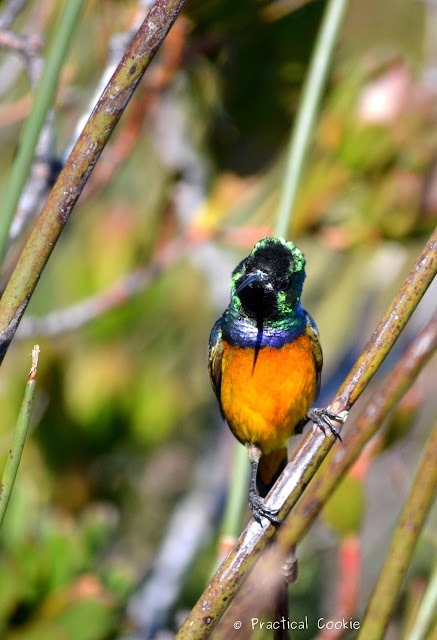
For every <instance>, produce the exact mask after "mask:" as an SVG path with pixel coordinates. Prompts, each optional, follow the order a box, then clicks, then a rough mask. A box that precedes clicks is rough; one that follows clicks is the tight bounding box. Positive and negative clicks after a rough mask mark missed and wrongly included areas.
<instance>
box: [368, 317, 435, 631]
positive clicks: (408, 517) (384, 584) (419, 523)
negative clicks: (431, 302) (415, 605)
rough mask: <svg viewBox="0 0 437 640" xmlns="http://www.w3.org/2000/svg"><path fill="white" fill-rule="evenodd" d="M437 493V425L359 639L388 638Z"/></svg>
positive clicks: (395, 534)
mask: <svg viewBox="0 0 437 640" xmlns="http://www.w3.org/2000/svg"><path fill="white" fill-rule="evenodd" d="M436 324H437V323H436ZM436 492H437V422H436V424H435V426H434V430H433V432H432V434H431V437H430V439H429V441H428V444H427V446H426V449H425V455H424V457H423V459H422V462H421V465H420V467H419V470H418V472H417V474H416V479H415V481H414V484H413V486H412V488H411V492H410V495H409V497H408V500H407V502H406V504H405V506H404V509H403V511H402V515H401V518H400V522H399V524H398V527H397V529H396V531H395V533H394V536H393V538H392V542H391V545H390V549H389V552H388V554H387V557H386V560H385V563H384V566H383V568H382V571H381V574H380V576H379V579H378V582H377V585H376V588H375V590H374V592H373V595H372V598H371V600H370V603H369V605H368V607H367V610H366V612H365V614H364V618H363V620H362V622H361V628H360V631H359V634H358V639H360V638H361V639H362V640H363V639H367V638H372V640H379V639H380V638H383V637H384V635H385V631H386V628H387V626H388V623H389V621H390V617H391V613H392V611H393V607H394V605H395V603H396V598H397V595H398V592H399V589H400V587H401V584H402V580H403V578H404V576H405V573H406V570H407V568H408V565H409V563H410V560H411V557H412V555H413V551H414V548H415V546H416V543H417V540H418V537H419V533H420V531H421V529H422V527H423V525H424V523H425V520H426V516H427V515H428V512H429V509H430V508H431V506H432V504H433V502H434V499H435V496H436Z"/></svg>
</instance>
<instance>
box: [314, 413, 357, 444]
mask: <svg viewBox="0 0 437 640" xmlns="http://www.w3.org/2000/svg"><path fill="white" fill-rule="evenodd" d="M348 415H349V413H348V412H347V411H342V412H341V413H334V412H333V411H330V410H329V409H310V410H309V411H308V413H307V418H309V419H310V420H312V421H313V422H314V424H316V425H317V426H318V427H319V429H320V430H321V431H322V432H323V435H325V436H326V428H328V429H329V431H330V432H331V433H332V435H333V436H334V437H335V438H337V440H340V442H341V436H340V431H339V430H338V428H337V427H336V426H335V424H333V422H332V421H333V420H334V421H335V422H340V423H341V424H344V423H345V422H346V420H347V417H348Z"/></svg>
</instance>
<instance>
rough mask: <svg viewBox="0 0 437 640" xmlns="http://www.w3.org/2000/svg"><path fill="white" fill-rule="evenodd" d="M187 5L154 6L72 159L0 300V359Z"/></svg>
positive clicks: (161, 1) (168, 1) (166, 1)
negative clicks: (129, 107)
mask: <svg viewBox="0 0 437 640" xmlns="http://www.w3.org/2000/svg"><path fill="white" fill-rule="evenodd" d="M185 2H186V0H157V1H156V2H155V4H154V6H153V7H152V9H151V10H150V12H149V14H148V16H147V17H146V19H145V20H144V22H143V24H142V25H141V27H140V29H139V30H138V32H137V34H136V36H135V38H134V39H133V41H132V43H131V45H130V46H129V48H128V49H127V51H126V53H125V55H124V57H123V59H122V60H121V62H120V64H119V65H118V67H117V69H116V70H115V72H114V74H113V76H112V78H111V80H110V81H109V83H108V84H107V86H106V88H105V90H104V92H103V94H102V95H101V97H100V99H99V101H98V102H97V104H96V106H95V108H94V110H93V112H92V114H91V116H90V118H89V120H88V122H87V124H86V125H85V127H84V129H83V131H82V133H81V135H80V137H79V139H78V141H77V142H76V144H75V146H74V148H73V151H72V152H71V154H70V156H69V157H68V159H67V162H66V163H65V166H64V168H63V169H62V171H61V173H60V175H59V178H58V180H57V182H56V184H55V186H54V187H53V189H52V192H51V194H50V196H49V199H48V200H47V203H46V205H45V207H44V209H43V210H42V212H41V215H40V217H39V218H38V220H37V222H36V224H35V226H34V228H33V231H32V233H31V235H30V237H29V239H28V241H27V243H26V245H25V247H24V249H23V252H22V254H21V256H20V259H19V261H18V263H17V266H16V267H15V269H14V272H13V274H12V276H11V278H10V280H9V283H8V285H7V287H6V290H5V292H4V294H3V296H2V299H1V300H0V361H1V360H2V359H3V358H4V356H5V354H6V352H7V350H8V348H9V345H10V343H11V340H12V338H13V337H14V335H15V332H16V330H17V327H18V324H19V322H20V320H21V317H22V315H23V313H24V311H25V309H26V307H27V304H28V302H29V300H30V298H31V296H32V293H33V291H34V289H35V287H36V285H37V282H38V279H39V277H40V275H41V273H42V270H43V268H44V267H45V265H46V264H47V261H48V259H49V257H50V255H51V252H52V251H53V247H54V246H55V244H56V242H57V240H58V238H59V236H60V234H61V232H62V230H63V228H64V226H65V223H66V222H67V220H68V218H69V216H70V214H71V211H72V210H73V207H74V205H75V204H76V202H77V199H78V198H79V196H80V194H81V193H82V190H83V188H84V186H85V184H86V181H87V179H88V176H89V174H90V173H91V171H92V169H93V167H94V165H95V164H96V162H97V160H98V159H99V156H100V154H101V153H102V151H103V149H104V147H105V145H106V143H107V142H108V140H109V138H110V136H111V134H112V131H113V130H114V128H115V126H116V124H117V122H118V121H119V119H120V117H121V115H122V113H123V111H124V109H125V107H126V105H127V103H128V102H129V100H130V98H131V96H132V94H133V92H134V91H135V88H136V87H137V85H138V82H139V81H140V79H141V77H142V76H143V74H144V72H145V70H146V69H147V67H148V66H149V64H150V62H151V60H152V58H153V56H154V55H155V53H156V51H157V50H158V48H159V47H160V45H161V44H162V42H163V40H164V38H165V36H166V35H167V32H168V31H169V29H170V27H171V26H172V24H173V22H174V21H175V20H176V18H177V16H178V15H179V13H180V11H181V10H182V8H183V6H184V4H185Z"/></svg>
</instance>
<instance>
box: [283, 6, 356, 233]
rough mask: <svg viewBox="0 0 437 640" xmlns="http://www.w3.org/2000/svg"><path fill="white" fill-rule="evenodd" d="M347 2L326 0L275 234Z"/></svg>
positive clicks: (292, 191) (290, 198) (289, 206)
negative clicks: (328, 0)
mask: <svg viewBox="0 0 437 640" xmlns="http://www.w3.org/2000/svg"><path fill="white" fill-rule="evenodd" d="M347 5H348V0H330V2H329V3H328V6H327V8H326V11H325V15H324V17H323V22H322V26H321V29H320V32H319V35H318V37H317V43H316V48H315V50H314V53H313V56H312V59H311V64H310V68H309V71H308V75H307V78H306V81H305V85H304V89H303V93H302V98H301V102H300V104H299V109H298V112H297V116H296V121H295V123H294V127H293V130H292V136H291V139H290V144H289V149H288V154H287V161H286V162H287V164H286V169H285V178H284V181H283V187H282V193H281V199H280V202H279V211H278V220H277V224H276V227H275V232H276V235H278V236H283V237H286V236H287V230H288V225H289V221H290V217H291V215H292V213H293V208H294V205H295V202H296V195H297V190H298V187H299V184H300V179H301V175H302V170H303V166H304V162H305V158H306V155H307V151H308V147H309V143H310V139H311V135H312V133H313V130H314V123H315V119H316V115H317V110H318V106H319V103H320V98H321V95H322V91H323V88H324V86H325V83H326V77H327V74H328V68H329V64H330V61H331V58H332V52H333V50H334V46H335V43H336V41H337V34H338V31H339V29H340V26H341V24H342V20H343V16H344V14H345V11H346V7H347Z"/></svg>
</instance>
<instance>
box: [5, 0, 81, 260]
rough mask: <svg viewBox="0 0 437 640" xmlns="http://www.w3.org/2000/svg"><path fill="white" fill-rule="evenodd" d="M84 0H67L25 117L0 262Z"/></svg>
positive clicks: (8, 195)
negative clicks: (31, 103)
mask: <svg viewBox="0 0 437 640" xmlns="http://www.w3.org/2000/svg"><path fill="white" fill-rule="evenodd" d="M83 3H84V0H68V1H66V2H65V4H64V9H63V11H62V14H61V17H60V19H59V22H58V24H57V25H56V27H55V29H54V36H53V39H52V41H51V43H50V46H49V48H48V51H47V57H46V61H45V64H44V68H43V71H42V75H41V79H40V82H39V84H38V87H37V89H36V91H35V96H34V101H33V106H32V110H31V112H30V115H29V117H28V118H27V120H26V122H25V124H24V127H23V131H22V134H21V140H20V143H19V146H18V151H17V155H16V156H15V160H14V163H13V165H12V169H11V172H10V175H9V178H8V181H7V183H6V187H5V191H4V194H3V199H2V201H1V205H0V211H1V216H0V263H1V262H3V258H4V255H5V252H6V246H7V242H8V236H9V229H10V226H11V222H12V220H13V217H14V215H15V211H16V209H17V205H18V201H19V199H20V196H21V193H22V191H23V188H24V185H25V184H26V180H27V177H28V175H29V171H30V167H31V165H32V161H33V157H34V154H35V149H36V145H37V143H38V139H39V135H40V133H41V129H42V127H43V125H44V122H45V119H46V116H47V113H48V111H49V109H50V108H51V107H52V105H53V98H54V95H55V92H56V89H57V86H58V82H59V75H60V73H61V69H62V66H63V64H64V62H65V58H66V56H67V54H68V51H69V49H70V45H71V41H72V39H73V35H74V32H75V29H76V26H77V24H78V22H79V17H80V12H81V10H82V7H83Z"/></svg>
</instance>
